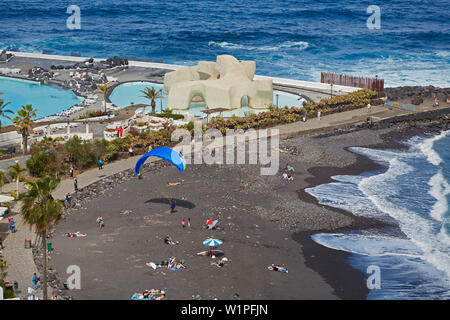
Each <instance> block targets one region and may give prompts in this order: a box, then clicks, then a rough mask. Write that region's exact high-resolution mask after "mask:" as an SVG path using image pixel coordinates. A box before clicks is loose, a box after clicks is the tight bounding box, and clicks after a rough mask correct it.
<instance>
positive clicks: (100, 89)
mask: <svg viewBox="0 0 450 320" xmlns="http://www.w3.org/2000/svg"><path fill="white" fill-rule="evenodd" d="M97 88H98V91H96V92H95V93H101V94H103V100H104V105H105V113H106V93H107V92H108V90H109V89H110V88H111V86H108V82H107V81H106V80H105V83H103V84H97Z"/></svg>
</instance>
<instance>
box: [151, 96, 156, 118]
mask: <svg viewBox="0 0 450 320" xmlns="http://www.w3.org/2000/svg"><path fill="white" fill-rule="evenodd" d="M155 113H156V102H155V100H153V99H152V116H154V115H155Z"/></svg>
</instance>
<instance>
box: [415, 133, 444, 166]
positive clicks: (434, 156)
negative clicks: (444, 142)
mask: <svg viewBox="0 0 450 320" xmlns="http://www.w3.org/2000/svg"><path fill="white" fill-rule="evenodd" d="M448 135H450V131H442V132H441V133H440V134H439V135H436V136H434V137H432V138H428V139H425V140H423V141H422V143H419V145H418V146H419V149H420V150H421V151H422V152H423V154H424V155H425V156H426V158H427V160H428V162H430V163H431V164H433V165H435V166H439V164H440V163H441V162H442V159H441V157H440V156H439V154H438V153H437V152H436V151H435V150H434V149H433V145H434V143H435V142H436V141H438V140H441V139H443V138H445V137H447V136H448Z"/></svg>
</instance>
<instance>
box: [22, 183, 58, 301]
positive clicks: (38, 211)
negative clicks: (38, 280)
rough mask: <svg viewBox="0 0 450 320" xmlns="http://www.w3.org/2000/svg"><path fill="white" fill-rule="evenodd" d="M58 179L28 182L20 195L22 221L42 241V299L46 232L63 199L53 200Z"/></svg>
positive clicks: (45, 258)
mask: <svg viewBox="0 0 450 320" xmlns="http://www.w3.org/2000/svg"><path fill="white" fill-rule="evenodd" d="M58 184H59V181H58V180H56V179H54V178H51V177H45V178H43V179H41V180H39V181H36V182H31V183H29V186H30V188H29V191H28V192H27V193H26V194H24V195H23V196H22V200H23V204H22V208H21V214H22V217H23V221H24V222H25V223H26V224H28V225H30V230H31V229H32V228H33V227H34V228H35V230H36V232H37V233H38V234H39V235H40V236H41V237H40V238H41V241H42V243H41V244H42V268H43V275H44V281H43V292H44V300H47V299H48V295H47V244H46V239H47V234H48V231H49V229H50V228H51V227H52V225H54V224H57V223H58V222H59V221H60V220H61V218H62V210H63V208H64V207H65V206H64V201H62V200H55V199H54V198H53V196H52V191H53V190H55V188H56V187H57V186H58Z"/></svg>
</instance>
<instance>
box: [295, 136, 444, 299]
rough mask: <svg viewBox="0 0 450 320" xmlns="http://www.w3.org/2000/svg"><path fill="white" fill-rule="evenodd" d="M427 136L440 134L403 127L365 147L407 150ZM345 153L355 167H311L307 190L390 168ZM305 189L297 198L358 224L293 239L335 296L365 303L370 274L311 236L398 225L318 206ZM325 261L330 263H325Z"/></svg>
mask: <svg viewBox="0 0 450 320" xmlns="http://www.w3.org/2000/svg"><path fill="white" fill-rule="evenodd" d="M444 130H448V128H444V127H443V128H441V132H442V131H444ZM428 133H432V134H437V132H436V130H433V129H430V128H425V129H418V128H411V127H409V128H404V129H402V131H400V132H395V131H394V132H388V133H385V134H384V135H382V138H383V140H384V141H383V142H382V143H378V144H374V145H368V146H366V148H370V149H377V150H389V149H390V150H408V149H409V146H407V145H406V144H404V143H402V142H403V141H406V140H408V139H409V138H412V137H414V136H420V135H424V134H428ZM345 150H346V152H350V153H352V154H354V155H355V156H356V158H357V160H356V161H355V162H354V163H353V164H351V165H348V166H346V167H343V168H339V167H313V168H311V169H310V170H309V172H310V173H311V174H312V175H313V177H312V178H310V179H307V182H308V183H309V185H308V187H307V188H313V187H316V186H318V185H322V184H328V183H332V182H334V181H335V180H334V179H333V178H332V177H333V176H336V175H352V176H357V175H361V174H362V173H365V172H373V171H378V170H383V169H387V168H386V167H385V166H383V165H381V164H379V163H377V162H376V161H374V160H372V159H370V158H368V157H366V156H363V155H360V154H356V153H353V152H351V151H350V150H348V147H347V148H345ZM304 189H305V188H303V189H301V190H298V197H299V198H300V199H302V200H303V201H306V202H310V203H313V204H315V205H317V206H324V207H326V208H328V209H330V210H332V211H335V212H339V213H341V214H343V215H349V216H351V217H352V218H353V219H354V221H355V223H354V224H353V225H351V226H347V227H344V228H340V229H336V230H318V231H304V232H294V233H293V234H292V238H293V239H294V240H296V241H297V242H298V243H300V244H301V245H302V250H303V254H304V257H305V264H306V265H307V266H308V267H310V268H312V269H313V270H316V271H317V272H318V273H319V274H321V275H322V276H323V277H324V279H325V281H326V282H327V283H329V284H330V285H331V286H332V287H333V289H334V290H335V294H336V295H337V296H338V297H340V298H342V299H344V300H347V299H351V300H354V299H364V300H366V299H367V296H368V293H369V292H370V290H369V289H368V288H367V286H366V285H365V280H366V277H367V275H366V274H364V273H363V272H361V271H360V270H357V269H354V268H353V267H352V266H350V265H349V264H348V262H347V260H348V258H349V257H350V256H351V255H352V253H349V252H345V251H340V250H336V249H331V248H327V247H325V246H323V245H321V244H318V243H316V242H315V241H314V240H312V238H311V236H312V235H314V234H317V233H335V232H351V231H360V230H364V229H366V228H374V229H381V228H383V227H389V226H390V227H395V228H398V226H397V225H395V224H394V225H391V224H389V223H386V222H382V221H379V220H377V219H373V218H366V217H358V216H355V215H353V214H352V213H351V212H349V211H346V210H343V209H340V208H335V207H332V206H328V205H324V204H319V201H318V199H317V198H315V197H314V196H312V195H310V194H308V193H307V192H305V190H304ZM324 260H326V261H327V263H324ZM329 262H331V263H332V264H333V268H330V267H329V266H330V264H329ZM349 275H352V276H351V277H350V276H349ZM355 283H359V284H360V285H355Z"/></svg>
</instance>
